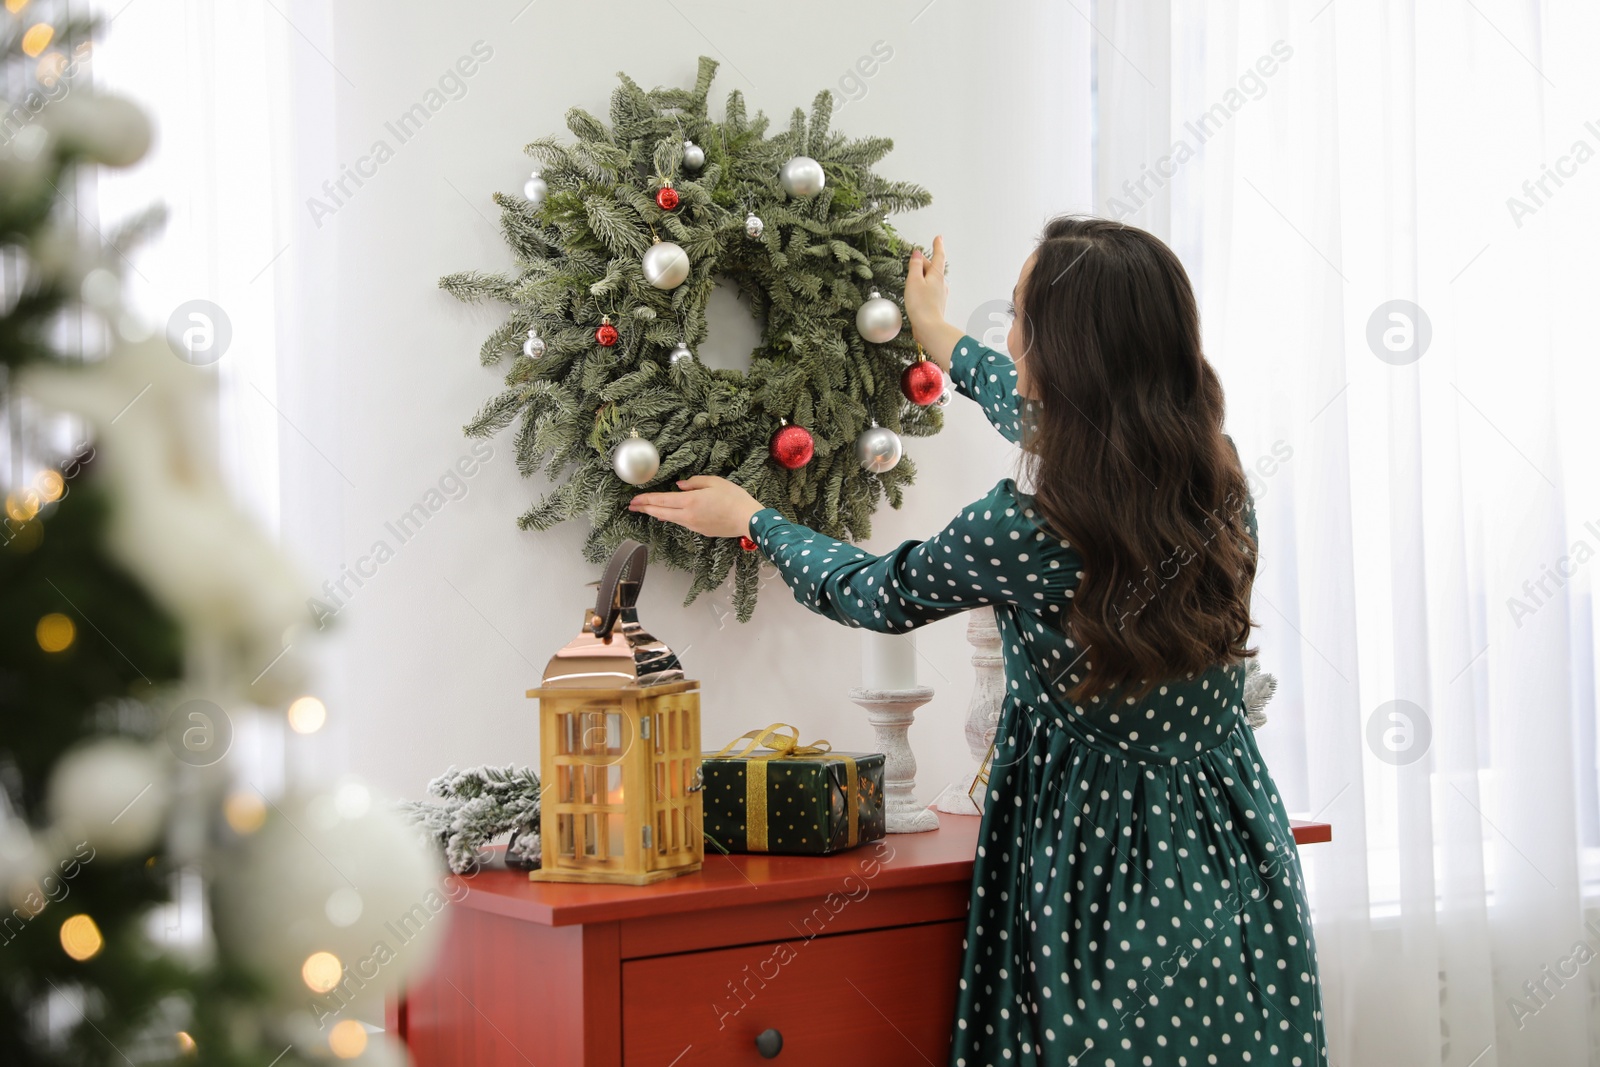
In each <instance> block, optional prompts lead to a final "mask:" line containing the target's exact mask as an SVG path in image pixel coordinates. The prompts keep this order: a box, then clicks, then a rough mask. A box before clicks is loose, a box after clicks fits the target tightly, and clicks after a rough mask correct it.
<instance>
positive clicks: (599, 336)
mask: <svg viewBox="0 0 1600 1067" xmlns="http://www.w3.org/2000/svg"><path fill="white" fill-rule="evenodd" d="M594 339H595V341H596V342H597V343H599V344H601V345H604V346H605V347H606V348H610V347H611V346H612V345H614V344H616V343H617V328H616V327H615V326H613V325H611V324H610V323H609V322H606V323H602V324H601V325H600V328H599V329H598V330H596V331H595V332H594Z"/></svg>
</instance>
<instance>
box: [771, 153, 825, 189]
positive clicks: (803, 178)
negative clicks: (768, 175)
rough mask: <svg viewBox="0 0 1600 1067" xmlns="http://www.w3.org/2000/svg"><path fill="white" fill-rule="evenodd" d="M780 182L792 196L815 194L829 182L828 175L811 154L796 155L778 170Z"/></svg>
mask: <svg viewBox="0 0 1600 1067" xmlns="http://www.w3.org/2000/svg"><path fill="white" fill-rule="evenodd" d="M778 184H779V185H782V186H783V191H784V192H786V193H788V194H789V195H790V196H815V195H816V194H818V193H820V192H822V187H823V186H825V185H827V184H828V176H827V175H826V174H824V173H823V171H822V164H821V163H818V162H817V161H816V160H814V159H812V158H811V157H810V156H795V157H794V158H793V159H791V160H789V161H788V162H787V163H785V164H784V165H783V169H782V170H780V171H778Z"/></svg>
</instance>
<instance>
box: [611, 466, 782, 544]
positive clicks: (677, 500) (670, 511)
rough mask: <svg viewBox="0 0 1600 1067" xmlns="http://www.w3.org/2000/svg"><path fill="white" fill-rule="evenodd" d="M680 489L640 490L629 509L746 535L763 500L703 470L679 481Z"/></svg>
mask: <svg viewBox="0 0 1600 1067" xmlns="http://www.w3.org/2000/svg"><path fill="white" fill-rule="evenodd" d="M678 489H679V491H678V492H676V493H640V494H639V495H638V496H636V497H634V498H633V499H632V500H630V501H629V502H628V510H629V511H638V512H642V513H643V514H645V515H649V516H650V517H651V518H655V519H664V520H666V521H667V522H675V523H677V524H678V525H679V526H684V527H687V528H688V529H691V530H693V531H694V532H695V533H697V534H704V535H705V536H707V537H744V536H746V535H748V534H749V532H750V517H751V516H752V515H754V514H755V513H756V512H758V511H760V510H761V502H760V501H758V500H757V499H756V498H755V497H753V496H751V495H750V494H749V493H747V492H745V491H744V490H743V489H741V488H740V487H739V486H737V485H734V484H733V483H732V482H730V481H728V479H726V478H715V477H712V476H710V475H705V474H699V475H696V476H695V477H693V478H685V479H684V480H683V481H681V482H679V483H678Z"/></svg>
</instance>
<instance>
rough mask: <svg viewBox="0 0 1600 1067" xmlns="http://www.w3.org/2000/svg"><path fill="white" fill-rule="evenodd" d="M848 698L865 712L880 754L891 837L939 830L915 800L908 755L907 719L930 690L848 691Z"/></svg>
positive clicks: (912, 766)
mask: <svg viewBox="0 0 1600 1067" xmlns="http://www.w3.org/2000/svg"><path fill="white" fill-rule="evenodd" d="M850 699H851V701H852V702H854V703H855V704H857V705H859V706H860V707H861V708H862V710H864V711H865V712H866V713H867V721H868V722H869V723H871V724H872V732H873V734H874V736H875V737H876V739H877V740H876V745H877V748H878V750H879V751H881V752H882V753H883V810H884V822H885V824H886V825H887V828H888V831H889V832H890V833H891V834H920V833H925V832H927V831H929V830H937V829H938V828H939V817H938V816H937V815H935V814H934V813H933V812H932V811H929V810H928V809H927V808H926V807H925V806H923V805H922V804H921V803H919V802H918V801H917V797H916V787H917V758H916V757H915V756H913V755H912V754H911V739H910V738H909V737H908V736H907V733H908V731H909V730H910V729H911V719H912V716H914V715H915V714H916V712H917V709H918V708H920V707H922V705H924V704H926V703H927V702H928V701H930V700H932V699H933V690H932V689H930V688H929V687H928V686H925V685H919V686H915V687H913V688H910V689H852V690H850Z"/></svg>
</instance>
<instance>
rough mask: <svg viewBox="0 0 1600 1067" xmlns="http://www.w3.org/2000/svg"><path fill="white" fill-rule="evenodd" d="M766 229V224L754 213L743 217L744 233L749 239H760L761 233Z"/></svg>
mask: <svg viewBox="0 0 1600 1067" xmlns="http://www.w3.org/2000/svg"><path fill="white" fill-rule="evenodd" d="M766 228H767V224H766V223H764V222H762V221H761V217H760V216H759V215H757V214H756V213H755V212H754V211H752V212H750V214H748V215H746V216H745V217H744V232H745V233H747V234H749V235H750V236H751V237H760V236H761V232H762V231H763V230H765V229H766Z"/></svg>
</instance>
